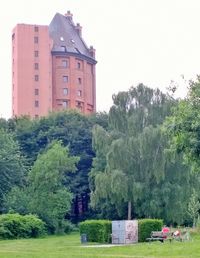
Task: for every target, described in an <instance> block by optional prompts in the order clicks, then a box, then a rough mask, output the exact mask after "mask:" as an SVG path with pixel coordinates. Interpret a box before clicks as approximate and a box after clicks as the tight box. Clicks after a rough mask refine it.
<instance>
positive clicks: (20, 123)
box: [0, 110, 108, 222]
mask: <svg viewBox="0 0 200 258" xmlns="http://www.w3.org/2000/svg"><path fill="white" fill-rule="evenodd" d="M94 124H100V125H102V126H103V127H104V126H105V127H107V124H108V118H107V114H106V113H97V114H93V115H91V116H84V115H82V114H80V113H78V112H75V111H73V110H67V111H63V112H57V113H51V114H49V115H48V116H46V117H42V118H40V119H36V120H31V119H30V118H29V117H26V116H23V117H19V118H14V119H10V120H8V121H7V124H5V121H4V120H2V121H0V127H1V126H2V127H6V128H8V130H9V131H12V132H13V134H14V135H15V138H16V139H17V141H18V142H19V144H20V148H21V151H22V153H23V155H24V156H25V157H26V161H27V165H28V166H29V169H31V167H32V166H33V164H34V162H35V160H36V159H37V156H38V154H41V153H43V151H44V150H45V149H46V147H47V145H48V144H50V143H51V142H52V141H54V140H60V141H61V142H62V145H63V146H65V147H68V148H69V152H70V155H72V156H78V157H80V160H79V162H78V164H77V171H76V173H70V174H69V173H68V174H66V175H65V179H64V180H63V185H65V186H66V187H67V188H69V189H70V191H71V192H72V193H73V201H72V202H73V203H72V209H71V214H70V218H71V219H72V220H73V221H75V222H76V221H78V220H82V219H83V218H84V217H85V216H86V215H88V212H89V193H90V190H89V183H88V172H89V171H90V169H91V165H92V158H93V157H94V152H93V150H92V127H93V125H94ZM80 204H81V205H80Z"/></svg>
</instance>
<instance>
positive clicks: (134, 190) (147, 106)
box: [90, 84, 189, 220]
mask: <svg viewBox="0 0 200 258" xmlns="http://www.w3.org/2000/svg"><path fill="white" fill-rule="evenodd" d="M113 101H114V105H113V106H112V107H111V109H110V112H109V127H110V130H109V131H105V130H104V129H103V128H101V127H99V126H96V127H95V128H94V129H93V148H94V150H95V152H96V158H95V159H94V161H93V169H92V171H91V173H90V180H91V182H90V185H91V204H92V206H93V207H99V208H100V209H102V207H106V204H107V207H108V206H109V205H110V206H113V207H114V209H116V210H117V213H118V214H123V215H124V210H126V211H128V216H127V217H128V219H131V211H133V212H134V215H135V214H137V215H139V216H141V217H142V216H146V217H150V216H161V215H163V209H162V207H168V206H167V205H168V203H170V191H171V188H172V185H173V182H172V184H171V185H170V183H169V182H170V180H172V179H169V180H168V181H169V182H168V183H169V184H167V183H166V178H167V171H166V170H167V168H168V169H169V168H170V165H168V164H171V163H170V162H169V160H170V159H169V157H168V155H166V153H165V149H166V147H167V138H166V136H165V135H163V133H162V130H161V124H162V123H163V121H164V119H165V117H166V116H167V115H169V114H170V109H171V107H172V106H173V105H175V103H176V102H175V100H173V99H172V98H170V97H169V96H167V95H165V94H163V93H162V92H161V91H160V90H158V89H156V90H153V89H150V88H148V87H145V86H144V85H143V84H139V85H138V86H137V87H136V88H131V89H130V90H129V91H128V92H120V93H119V94H117V95H114V96H113ZM173 163H175V164H176V165H174V166H176V172H175V173H174V174H173V176H174V178H175V174H176V173H180V170H182V171H183V170H184V169H185V170H187V169H186V168H185V167H184V166H183V165H182V164H181V162H180V160H179V161H177V160H176V161H173ZM187 171H189V170H187ZM186 174H187V173H186ZM188 174H189V172H188ZM179 183H180V180H179V181H178V183H177V184H179ZM163 188H164V189H166V190H163ZM162 191H166V194H163V193H162ZM166 195H167V196H168V197H166ZM162 198H163V199H162ZM125 204H126V205H125ZM125 206H126V208H125ZM165 216H166V214H165ZM170 219H171V217H170V218H169V220H170Z"/></svg>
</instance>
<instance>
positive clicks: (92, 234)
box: [79, 220, 112, 243]
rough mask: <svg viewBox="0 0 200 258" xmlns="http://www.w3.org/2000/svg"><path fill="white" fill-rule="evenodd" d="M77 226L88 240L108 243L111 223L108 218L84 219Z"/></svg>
mask: <svg viewBox="0 0 200 258" xmlns="http://www.w3.org/2000/svg"><path fill="white" fill-rule="evenodd" d="M79 228H80V233H81V234H86V235H87V240H88V241H89V242H98V243H110V240H111V233H112V223H111V221H109V220H86V221H84V222H81V223H80V224H79Z"/></svg>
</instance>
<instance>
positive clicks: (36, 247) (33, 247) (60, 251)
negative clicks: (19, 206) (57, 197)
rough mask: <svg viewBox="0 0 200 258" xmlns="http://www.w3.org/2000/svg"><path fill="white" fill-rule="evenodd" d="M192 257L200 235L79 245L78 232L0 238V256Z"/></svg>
mask: <svg viewBox="0 0 200 258" xmlns="http://www.w3.org/2000/svg"><path fill="white" fill-rule="evenodd" d="M33 257H34V258H38V257H40V258H62V257H67V258H102V257H106V258H143V257H147V258H163V257H168V258H195V257H200V236H196V237H193V240H192V241H188V242H177V241H174V242H172V243H169V242H166V243H160V242H153V243H139V244H134V245H128V246H113V247H95V245H90V246H89V247H88V245H87V246H86V245H81V243H80V236H79V234H77V233H76V234H71V235H67V236H50V237H46V238H40V239H20V240H3V241H0V258H33Z"/></svg>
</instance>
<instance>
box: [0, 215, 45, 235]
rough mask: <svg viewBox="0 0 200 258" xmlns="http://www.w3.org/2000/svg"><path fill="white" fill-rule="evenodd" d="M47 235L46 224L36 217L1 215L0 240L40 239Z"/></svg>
mask: <svg viewBox="0 0 200 258" xmlns="http://www.w3.org/2000/svg"><path fill="white" fill-rule="evenodd" d="M45 233H46V230H45V223H44V222H43V221H42V220H41V219H39V218H38V217H36V216H35V215H25V216H22V215H19V214H3V215H0V239H14V238H30V237H39V236H42V235H44V234H45Z"/></svg>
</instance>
